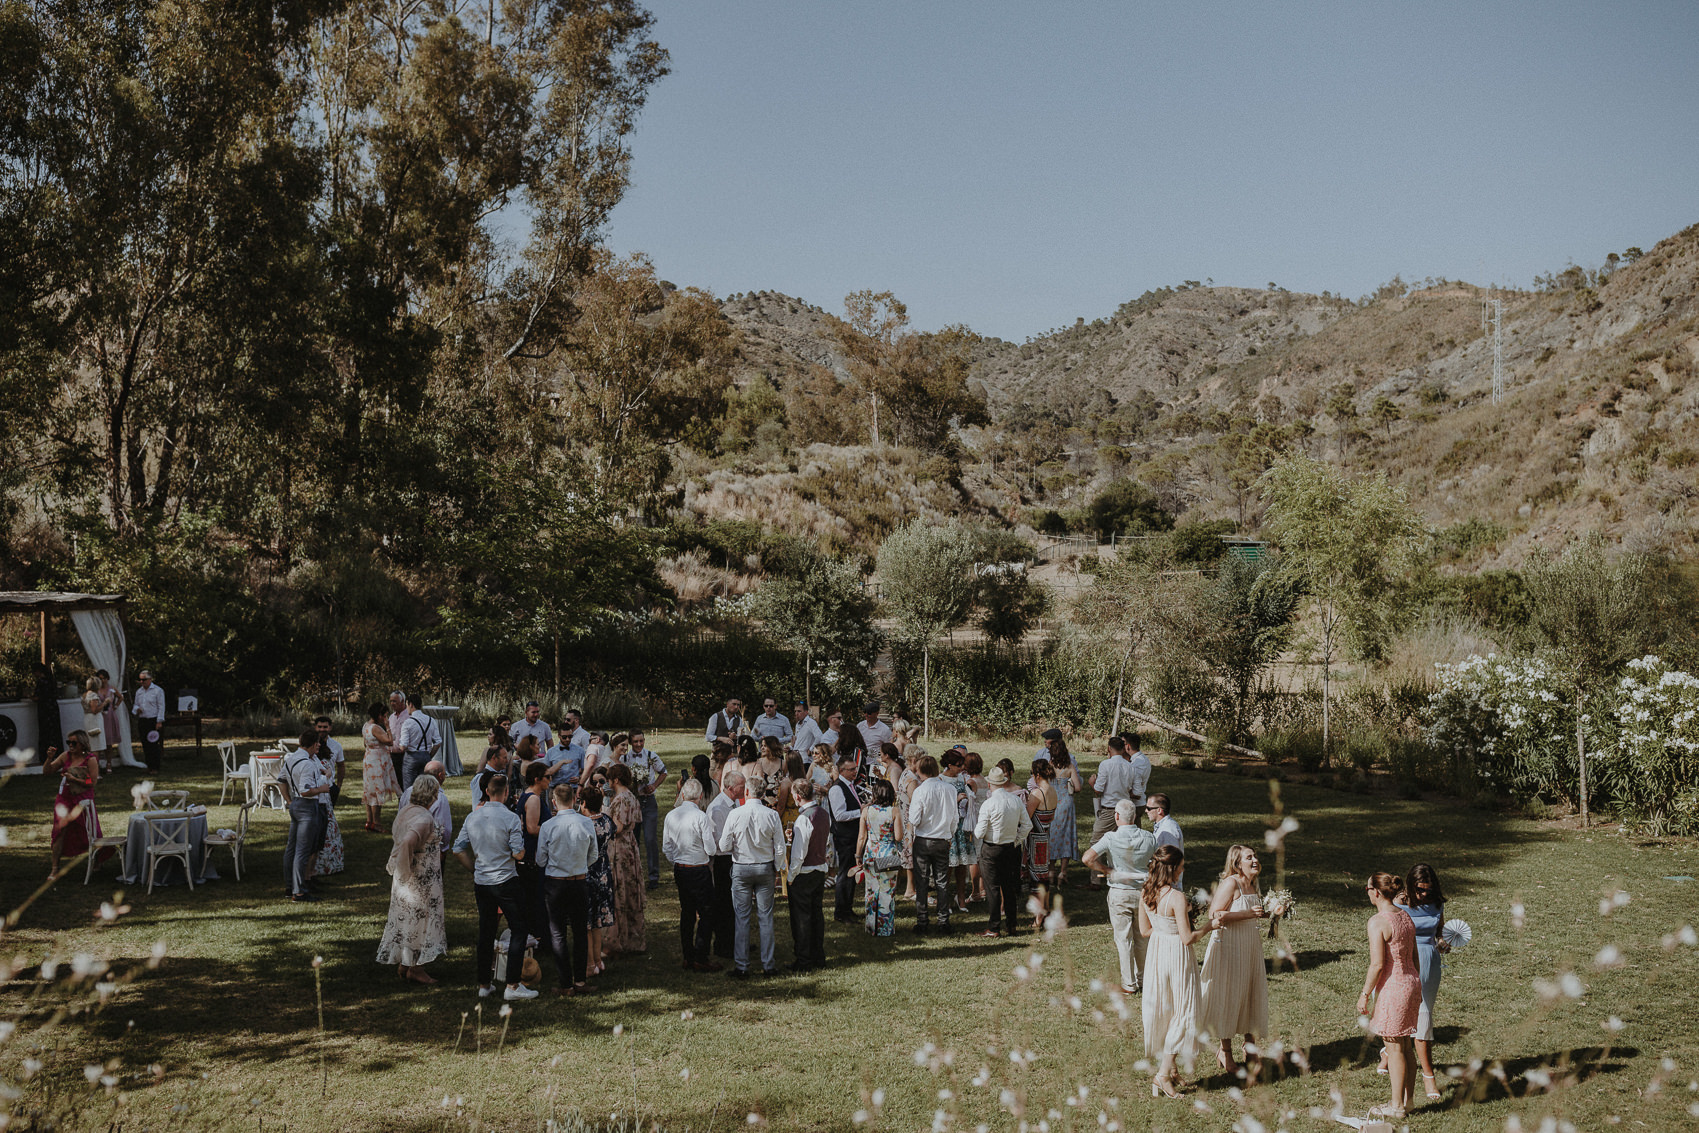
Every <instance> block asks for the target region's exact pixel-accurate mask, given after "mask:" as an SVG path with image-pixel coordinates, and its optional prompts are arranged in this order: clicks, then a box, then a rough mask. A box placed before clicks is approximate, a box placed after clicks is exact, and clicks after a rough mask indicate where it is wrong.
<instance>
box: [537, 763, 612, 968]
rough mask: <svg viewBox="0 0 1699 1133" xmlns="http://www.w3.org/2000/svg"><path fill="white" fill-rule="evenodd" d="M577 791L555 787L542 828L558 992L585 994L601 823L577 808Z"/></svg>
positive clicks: (540, 857) (540, 859)
mask: <svg viewBox="0 0 1699 1133" xmlns="http://www.w3.org/2000/svg"><path fill="white" fill-rule="evenodd" d="M577 793H578V788H576V787H573V786H569V785H564V784H563V785H562V786H559V787H555V788H554V789H553V791H552V793H551V795H550V802H551V804H552V805H551V807H550V809H551V810H552V811H553V812H554V813H553V816H552V817H550V819H549V820H548V821H547V822H545V823H543V826H542V829H541V830H540V831H538V833H537V868H538V869H539V870H540V871H541V872H542V875H543V910H544V915H545V917H546V919H547V922H548V926H549V949H550V951H552V952H553V953H554V958H555V972H556V978H557V979H558V980H559V981H560V982H559V984H558V985H557V986H556V988H555V994H556V995H577V994H581V993H583V992H584V991H587V990H588V989H589V986H590V985H589V971H590V928H589V916H590V888H589V876H590V869H591V866H592V865H594V864H595V861H596V853H597V851H596V824H595V823H593V822H591V821H590V820H589V819H588V818H586V817H585V816H584V815H582V814H580V813H578V811H576V810H575V809H573V803H574V801H575V796H576V795H577Z"/></svg>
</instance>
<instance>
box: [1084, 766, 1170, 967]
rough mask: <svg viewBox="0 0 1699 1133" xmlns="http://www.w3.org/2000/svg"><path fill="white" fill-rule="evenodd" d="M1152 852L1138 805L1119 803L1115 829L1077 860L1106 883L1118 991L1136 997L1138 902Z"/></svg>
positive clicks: (1140, 957) (1140, 945)
mask: <svg viewBox="0 0 1699 1133" xmlns="http://www.w3.org/2000/svg"><path fill="white" fill-rule="evenodd" d="M1155 852H1156V835H1154V834H1152V833H1151V832H1150V831H1148V830H1146V829H1144V827H1142V826H1140V825H1139V808H1138V804H1136V803H1134V802H1133V800H1132V799H1122V800H1121V801H1120V802H1118V803H1116V804H1115V829H1113V830H1111V831H1110V832H1109V833H1107V834H1105V835H1104V836H1103V837H1101V838H1099V839H1098V840H1097V841H1096V842H1093V843H1092V845H1091V849H1089V850H1087V851H1086V852H1085V856H1084V857H1083V858H1081V859H1080V860H1081V862H1082V863H1083V864H1084V865H1085V867H1086V868H1087V869H1089V870H1091V871H1092V872H1093V873H1095V874H1102V875H1103V876H1104V877H1105V878H1106V879H1108V882H1109V924H1110V926H1111V927H1112V928H1113V929H1114V932H1115V953H1116V956H1117V957H1118V958H1119V959H1120V961H1121V990H1122V991H1123V992H1125V993H1126V994H1128V995H1137V994H1138V992H1139V988H1140V986H1141V985H1142V979H1141V975H1140V972H1141V970H1142V969H1143V968H1144V951H1145V940H1144V937H1143V936H1142V935H1141V934H1140V932H1139V898H1141V897H1142V896H1144V886H1145V877H1146V875H1147V874H1148V873H1149V871H1150V858H1151V855H1152V854H1154V853H1155Z"/></svg>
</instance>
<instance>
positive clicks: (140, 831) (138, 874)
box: [118, 810, 218, 885]
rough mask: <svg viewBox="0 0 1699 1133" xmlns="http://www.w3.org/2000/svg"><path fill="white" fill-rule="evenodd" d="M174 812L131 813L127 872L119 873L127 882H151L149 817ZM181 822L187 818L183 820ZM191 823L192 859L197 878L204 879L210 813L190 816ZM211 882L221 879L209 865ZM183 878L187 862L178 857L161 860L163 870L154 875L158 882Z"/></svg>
mask: <svg viewBox="0 0 1699 1133" xmlns="http://www.w3.org/2000/svg"><path fill="white" fill-rule="evenodd" d="M169 813H171V812H170V811H161V810H149V811H140V810H139V811H136V812H135V813H133V814H131V815H130V828H129V830H128V831H127V832H126V835H125V839H124V872H123V873H121V874H119V875H118V880H119V881H122V882H123V883H124V884H126V885H145V884H147V816H148V815H159V814H169ZM179 821H185V820H182V819H180V820H179ZM186 821H187V822H188V824H189V861H190V863H191V866H192V868H193V869H194V871H195V880H196V881H197V882H198V881H200V879H201V874H200V871H201V867H202V865H203V862H204V859H205V857H206V815H204V814H194V815H190V816H189V817H188V819H187V820H186ZM206 879H207V880H208V881H217V880H218V872H217V871H216V870H214V869H211V868H208V869H207V871H206ZM181 880H183V863H182V861H181V860H180V859H178V858H170V859H167V860H166V861H163V862H160V863H159V869H158V870H157V871H155V874H154V884H155V885H170V884H172V883H174V882H177V881H181Z"/></svg>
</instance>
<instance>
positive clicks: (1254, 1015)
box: [1198, 846, 1268, 1081]
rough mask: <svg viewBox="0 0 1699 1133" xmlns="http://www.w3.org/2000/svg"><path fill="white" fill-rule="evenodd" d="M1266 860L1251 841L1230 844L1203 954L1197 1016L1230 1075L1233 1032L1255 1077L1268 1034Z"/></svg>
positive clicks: (1233, 1065)
mask: <svg viewBox="0 0 1699 1133" xmlns="http://www.w3.org/2000/svg"><path fill="white" fill-rule="evenodd" d="M1261 875H1262V863H1261V862H1259V861H1257V852H1256V851H1255V850H1253V849H1251V848H1250V847H1249V846H1230V847H1228V850H1227V869H1226V870H1225V871H1224V872H1223V873H1222V875H1221V880H1220V881H1219V882H1217V883H1216V886H1215V894H1214V896H1213V897H1212V898H1211V899H1210V902H1209V927H1210V929H1211V932H1210V937H1209V944H1208V945H1207V946H1206V947H1205V948H1204V953H1203V976H1202V977H1201V982H1200V983H1199V996H1200V999H1199V1005H1200V1011H1199V1014H1198V1021H1199V1024H1200V1026H1202V1028H1203V1029H1204V1030H1205V1031H1208V1032H1209V1033H1210V1034H1212V1035H1214V1036H1215V1038H1216V1041H1217V1042H1218V1043H1219V1044H1220V1047H1219V1049H1218V1050H1217V1051H1216V1055H1215V1057H1216V1061H1217V1062H1218V1063H1219V1064H1220V1065H1221V1069H1223V1070H1225V1071H1227V1072H1228V1073H1229V1074H1237V1073H1238V1072H1239V1064H1238V1063H1236V1062H1234V1061H1233V1036H1234V1035H1244V1036H1245V1069H1246V1072H1247V1078H1248V1079H1249V1080H1252V1081H1254V1080H1255V1079H1256V1076H1257V1073H1258V1070H1259V1069H1260V1066H1261V1059H1260V1058H1259V1057H1258V1056H1257V1040H1258V1039H1259V1038H1261V1037H1262V1036H1263V1035H1266V1034H1267V1033H1268V977H1267V976H1266V975H1265V974H1264V972H1263V960H1262V931H1261V925H1260V924H1258V922H1259V921H1261V920H1263V919H1264V918H1266V917H1267V916H1268V913H1267V912H1266V911H1264V909H1263V905H1262V890H1261V889H1260V888H1258V886H1257V878H1258V877H1260V876H1261Z"/></svg>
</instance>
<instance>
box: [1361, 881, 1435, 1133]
mask: <svg viewBox="0 0 1699 1133" xmlns="http://www.w3.org/2000/svg"><path fill="white" fill-rule="evenodd" d="M1403 892H1404V882H1402V881H1401V880H1399V879H1398V878H1396V877H1394V876H1392V874H1390V873H1376V874H1374V875H1372V876H1371V877H1370V878H1369V884H1368V894H1369V901H1370V902H1371V903H1373V905H1374V907H1375V915H1374V916H1372V917H1370V918H1369V972H1368V975H1367V976H1366V977H1365V978H1364V980H1363V994H1362V995H1360V996H1358V997H1357V1014H1358V1015H1366V1014H1368V1010H1369V996H1370V995H1373V996H1374V1001H1375V1010H1374V1015H1373V1016H1372V1017H1371V1018H1370V1019H1369V1030H1370V1031H1371V1032H1372V1033H1374V1034H1377V1035H1379V1036H1380V1037H1381V1038H1382V1039H1384V1040H1385V1042H1386V1050H1387V1070H1388V1075H1389V1077H1390V1078H1391V1079H1392V1101H1391V1102H1390V1103H1389V1104H1387V1105H1377V1106H1375V1107H1374V1108H1373V1109H1371V1110H1370V1111H1369V1114H1370V1115H1371V1116H1374V1117H1395V1118H1401V1117H1403V1116H1404V1114H1405V1111H1407V1110H1408V1109H1409V1108H1410V1100H1411V1098H1412V1097H1413V1096H1414V1093H1415V1089H1416V1059H1415V1053H1414V1049H1413V1043H1412V1038H1413V1036H1414V1035H1415V1033H1416V1017H1417V1015H1418V1013H1419V1012H1420V1011H1421V1008H1422V971H1421V968H1420V967H1419V966H1418V965H1417V963H1416V926H1415V925H1414V924H1412V923H1411V921H1410V915H1409V914H1408V913H1406V912H1405V911H1404V910H1403V909H1400V908H1399V907H1398V906H1397V905H1396V904H1394V902H1395V901H1396V900H1397V899H1398V898H1399V897H1400V896H1401V895H1402V894H1403Z"/></svg>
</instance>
